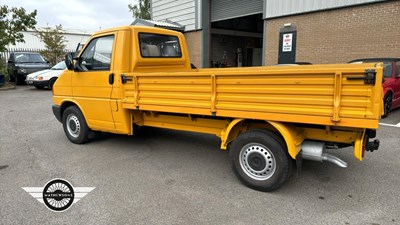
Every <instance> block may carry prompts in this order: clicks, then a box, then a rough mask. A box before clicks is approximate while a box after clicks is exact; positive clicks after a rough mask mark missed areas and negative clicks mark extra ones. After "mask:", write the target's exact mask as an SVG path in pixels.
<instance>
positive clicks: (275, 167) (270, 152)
mask: <svg viewBox="0 0 400 225" xmlns="http://www.w3.org/2000/svg"><path fill="white" fill-rule="evenodd" d="M283 143H284V142H283V140H282V138H281V137H279V136H278V135H276V134H275V133H273V132H271V131H268V130H263V129H254V130H250V131H247V132H246V133H243V134H240V135H239V136H238V137H237V138H236V140H234V141H233V143H232V145H231V148H230V152H229V156H230V160H231V164H232V168H233V171H234V173H235V175H236V176H237V177H238V178H239V180H240V181H241V182H242V183H243V184H244V185H246V186H248V187H250V188H252V189H255V190H259V191H267V192H268V191H273V190H276V189H278V188H279V187H280V186H281V185H282V184H283V183H284V182H285V181H286V180H287V179H288V178H289V177H290V174H291V172H292V165H293V162H292V159H291V158H290V156H289V154H288V152H287V149H286V145H283Z"/></svg>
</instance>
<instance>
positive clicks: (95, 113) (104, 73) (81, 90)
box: [72, 33, 116, 132]
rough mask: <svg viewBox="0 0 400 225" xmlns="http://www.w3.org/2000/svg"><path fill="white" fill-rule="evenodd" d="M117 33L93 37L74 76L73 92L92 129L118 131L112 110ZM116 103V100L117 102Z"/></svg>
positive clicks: (79, 59) (78, 62) (80, 57)
mask: <svg viewBox="0 0 400 225" xmlns="http://www.w3.org/2000/svg"><path fill="white" fill-rule="evenodd" d="M115 36H116V33H110V34H107V35H103V36H99V37H94V38H92V39H91V40H90V42H89V43H88V44H87V45H86V47H85V49H83V52H82V54H81V55H80V56H79V58H78V60H77V64H78V65H77V68H78V69H77V70H75V72H74V74H73V75H72V95H73V97H74V99H75V101H76V102H77V103H78V104H79V107H81V110H82V112H83V114H84V115H85V119H86V122H87V124H88V125H89V127H90V128H92V129H96V130H102V131H112V132H113V131H115V125H114V120H113V116H112V112H111V92H112V88H113V86H112V84H110V83H109V76H110V74H112V73H113V58H114V55H113V49H114V48H115V43H114V42H115V41H114V39H115ZM114 104H115V103H114Z"/></svg>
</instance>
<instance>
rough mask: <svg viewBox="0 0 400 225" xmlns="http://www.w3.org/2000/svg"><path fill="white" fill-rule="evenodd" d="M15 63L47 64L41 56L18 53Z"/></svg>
mask: <svg viewBox="0 0 400 225" xmlns="http://www.w3.org/2000/svg"><path fill="white" fill-rule="evenodd" d="M15 62H17V63H45V62H46V61H45V60H44V59H43V57H42V56H41V55H40V54H32V53H16V54H15Z"/></svg>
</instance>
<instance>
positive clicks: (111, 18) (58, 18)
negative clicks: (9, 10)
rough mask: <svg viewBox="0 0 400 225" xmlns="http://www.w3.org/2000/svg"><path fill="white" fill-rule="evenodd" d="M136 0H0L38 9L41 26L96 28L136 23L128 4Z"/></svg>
mask: <svg viewBox="0 0 400 225" xmlns="http://www.w3.org/2000/svg"><path fill="white" fill-rule="evenodd" d="M136 2H137V0H0V5H8V6H9V7H23V8H24V9H25V10H26V11H27V12H32V11H33V10H35V9H36V10H37V16H36V21H37V25H36V26H38V27H47V26H50V27H54V26H55V25H59V24H61V25H62V27H63V29H81V30H87V31H97V30H100V29H106V28H111V27H117V26H123V25H130V24H131V23H132V22H133V20H134V19H133V18H132V13H131V12H129V9H128V4H129V3H136Z"/></svg>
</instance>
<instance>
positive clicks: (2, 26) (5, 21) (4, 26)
mask: <svg viewBox="0 0 400 225" xmlns="http://www.w3.org/2000/svg"><path fill="white" fill-rule="evenodd" d="M36 15H37V11H36V10H34V11H33V12H31V13H27V12H26V11H25V9H24V8H22V7H21V8H16V7H12V8H9V7H8V6H6V5H4V6H0V52H3V51H5V50H7V46H8V45H9V44H12V45H15V44H16V43H17V42H24V35H23V34H22V33H21V32H22V31H27V30H28V29H34V28H35V25H36V19H35V18H36Z"/></svg>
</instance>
